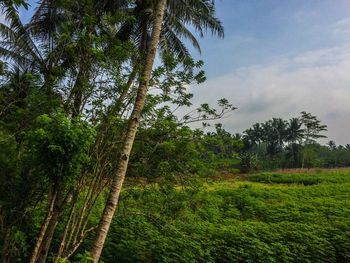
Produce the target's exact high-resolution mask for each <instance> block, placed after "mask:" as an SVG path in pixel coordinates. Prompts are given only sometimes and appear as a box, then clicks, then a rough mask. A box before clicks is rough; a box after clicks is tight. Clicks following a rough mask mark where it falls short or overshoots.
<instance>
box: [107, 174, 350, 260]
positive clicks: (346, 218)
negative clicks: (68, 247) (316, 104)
mask: <svg viewBox="0 0 350 263" xmlns="http://www.w3.org/2000/svg"><path fill="white" fill-rule="evenodd" d="M103 260H104V261H105V262H115V261H116V260H117V261H118V262H298V263H299V262H350V170H347V169H344V170H328V171H327V170H315V171H311V172H303V173H298V172H293V173H259V174H252V175H248V176H240V177H234V176H233V177H232V178H231V179H225V180H220V181H213V182H209V183H208V182H206V183H198V182H197V184H196V186H191V187H185V188H179V187H177V188H173V187H170V186H161V187H159V186H154V187H153V186H146V187H143V188H140V187H137V188H136V187H135V188H129V189H128V190H127V191H125V192H124V195H123V197H122V203H121V206H120V208H119V210H118V216H117V218H116V220H115V221H114V223H113V227H112V230H111V231H110V236H109V238H108V241H107V244H106V247H105V250H104V257H103Z"/></svg>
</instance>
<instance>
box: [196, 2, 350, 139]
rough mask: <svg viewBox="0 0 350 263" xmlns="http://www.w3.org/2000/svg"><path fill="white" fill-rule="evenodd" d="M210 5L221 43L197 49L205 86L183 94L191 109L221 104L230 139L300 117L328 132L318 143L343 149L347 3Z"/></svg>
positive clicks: (347, 98)
mask: <svg viewBox="0 0 350 263" xmlns="http://www.w3.org/2000/svg"><path fill="white" fill-rule="evenodd" d="M216 5H217V16H218V17H219V18H220V19H221V21H222V22H223V25H224V28H225V38H224V39H217V38H214V37H209V38H206V39H203V40H202V42H201V43H202V56H201V58H202V59H203V60H204V61H205V63H206V65H205V70H206V73H207V77H208V80H207V82H206V83H204V84H201V85H200V86H193V87H191V91H192V92H193V93H194V94H195V96H194V98H195V100H194V103H195V104H200V103H201V102H204V101H206V102H209V103H211V104H214V103H215V102H216V101H217V100H218V99H220V98H222V97H225V98H227V99H228V100H229V101H230V102H231V103H233V104H234V105H235V106H237V107H238V110H236V111H234V112H232V114H230V116H228V117H227V118H225V119H223V120H221V122H222V123H223V124H224V127H225V128H226V129H227V130H229V131H231V132H242V131H243V130H245V129H247V128H249V127H250V126H251V125H252V124H254V123H256V122H264V121H265V120H268V119H270V118H272V117H282V118H286V119H288V118H291V117H297V116H299V115H300V112H301V111H307V112H310V113H312V114H313V115H316V116H317V117H318V118H319V119H320V120H321V121H322V123H324V124H327V125H328V132H326V133H325V134H326V135H327V136H328V139H327V140H324V141H323V142H326V141H328V140H335V141H336V142H337V143H338V144H346V143H350V0H331V1H328V0H307V1H305V0H293V1H291V0H290V1H287V0H283V1H281V0H264V1H261V0H249V1H247V0H219V1H216Z"/></svg>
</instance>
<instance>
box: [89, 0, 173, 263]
mask: <svg viewBox="0 0 350 263" xmlns="http://www.w3.org/2000/svg"><path fill="white" fill-rule="evenodd" d="M165 10H166V0H159V1H158V3H157V6H156V8H155V14H154V23H153V29H152V36H151V43H150V46H149V49H148V53H147V56H146V59H145V65H144V68H143V72H142V77H141V81H140V84H139V88H138V92H137V97H136V101H135V104H134V109H133V112H132V114H131V116H130V119H129V122H128V127H127V129H126V133H125V140H124V143H123V146H122V149H123V150H122V152H121V156H120V159H119V164H118V169H117V172H116V174H115V175H114V179H113V182H112V185H111V188H110V192H109V196H108V199H107V203H106V206H105V209H104V211H103V214H102V217H101V219H100V224H99V226H98V229H97V235H96V238H95V240H94V243H93V246H92V250H91V255H92V258H93V262H95V263H97V262H98V261H99V259H100V256H101V252H102V248H103V245H104V242H105V239H106V237H107V233H108V230H109V227H110V224H111V222H112V219H113V215H114V212H115V209H116V207H117V204H118V200H119V195H120V192H121V188H122V185H123V182H124V179H125V174H126V170H127V167H128V162H129V156H130V152H131V148H132V146H133V143H134V139H135V135H136V131H137V128H138V126H139V121H140V117H141V113H142V110H143V107H144V104H145V100H146V96H147V90H148V82H149V80H150V77H151V72H152V67H153V62H154V59H155V56H156V51H157V47H158V43H159V39H160V34H161V30H162V23H163V20H164V14H165Z"/></svg>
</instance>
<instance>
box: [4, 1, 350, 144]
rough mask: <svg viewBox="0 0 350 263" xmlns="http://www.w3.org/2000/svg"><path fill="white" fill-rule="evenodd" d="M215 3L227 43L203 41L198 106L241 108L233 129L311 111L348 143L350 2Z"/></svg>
mask: <svg viewBox="0 0 350 263" xmlns="http://www.w3.org/2000/svg"><path fill="white" fill-rule="evenodd" d="M30 2H31V3H32V7H31V8H33V7H34V6H35V5H34V1H30ZM216 5H217V16H218V17H219V18H220V19H221V20H222V22H223V24H224V27H225V38H224V39H216V38H211V37H209V38H205V39H203V40H202V41H201V43H202V55H201V56H200V58H201V59H203V60H204V61H205V63H206V65H205V70H206V73H207V76H208V81H207V82H206V83H204V84H202V85H200V86H195V87H191V91H192V92H193V93H194V94H195V99H194V104H195V105H198V104H200V103H202V102H209V103H211V104H215V102H216V101H217V100H218V99H220V98H222V97H225V98H227V99H229V100H230V102H232V103H233V104H234V105H235V106H237V107H238V108H239V109H238V110H237V111H235V112H233V113H232V114H231V115H230V116H229V117H228V118H225V119H223V120H222V122H223V123H224V126H225V128H226V129H228V130H230V131H232V132H241V131H243V130H245V129H246V128H248V127H249V126H251V125H252V124H253V123H255V122H263V121H265V120H267V119H270V118H272V117H283V118H290V117H294V116H298V115H299V113H300V112H301V111H308V112H311V113H312V114H314V115H317V116H318V117H319V119H320V120H321V121H322V122H323V123H325V124H327V125H328V129H329V131H328V132H327V135H328V137H329V139H332V140H335V141H336V142H337V143H339V144H345V143H350V0H307V1H305V0H290V1H287V0H285V1H280V0H264V1H262V0H249V1H247V0H217V1H216ZM30 13H31V11H30V10H29V12H23V11H21V16H22V18H23V19H24V20H27V19H28V17H29V15H30ZM1 19H3V18H2V17H0V20H1ZM197 57H198V58H199V56H197Z"/></svg>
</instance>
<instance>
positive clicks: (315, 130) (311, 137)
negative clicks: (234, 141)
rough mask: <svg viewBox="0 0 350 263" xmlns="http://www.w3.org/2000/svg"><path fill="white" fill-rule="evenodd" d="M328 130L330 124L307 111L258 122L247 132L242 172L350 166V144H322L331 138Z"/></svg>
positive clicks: (332, 142)
mask: <svg viewBox="0 0 350 263" xmlns="http://www.w3.org/2000/svg"><path fill="white" fill-rule="evenodd" d="M325 131H327V125H324V124H322V123H321V121H320V120H318V119H317V117H316V116H314V115H312V114H311V113H307V112H304V111H303V112H301V115H300V116H299V117H295V118H291V119H290V120H284V119H282V118H273V119H271V120H268V121H266V122H264V123H256V124H254V125H253V127H252V128H249V129H247V130H245V131H244V132H243V137H242V140H243V142H244V149H243V151H242V152H241V155H240V158H241V162H242V163H241V166H242V170H243V171H251V170H259V169H260V170H261V169H265V170H269V169H276V168H311V167H327V168H329V167H345V166H349V165H350V162H349V158H348V157H349V147H348V145H346V146H341V145H340V146H336V145H335V142H334V141H330V142H329V143H328V145H320V144H319V143H318V141H317V140H318V139H319V138H327V137H326V136H325V135H324V133H323V132H325Z"/></svg>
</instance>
